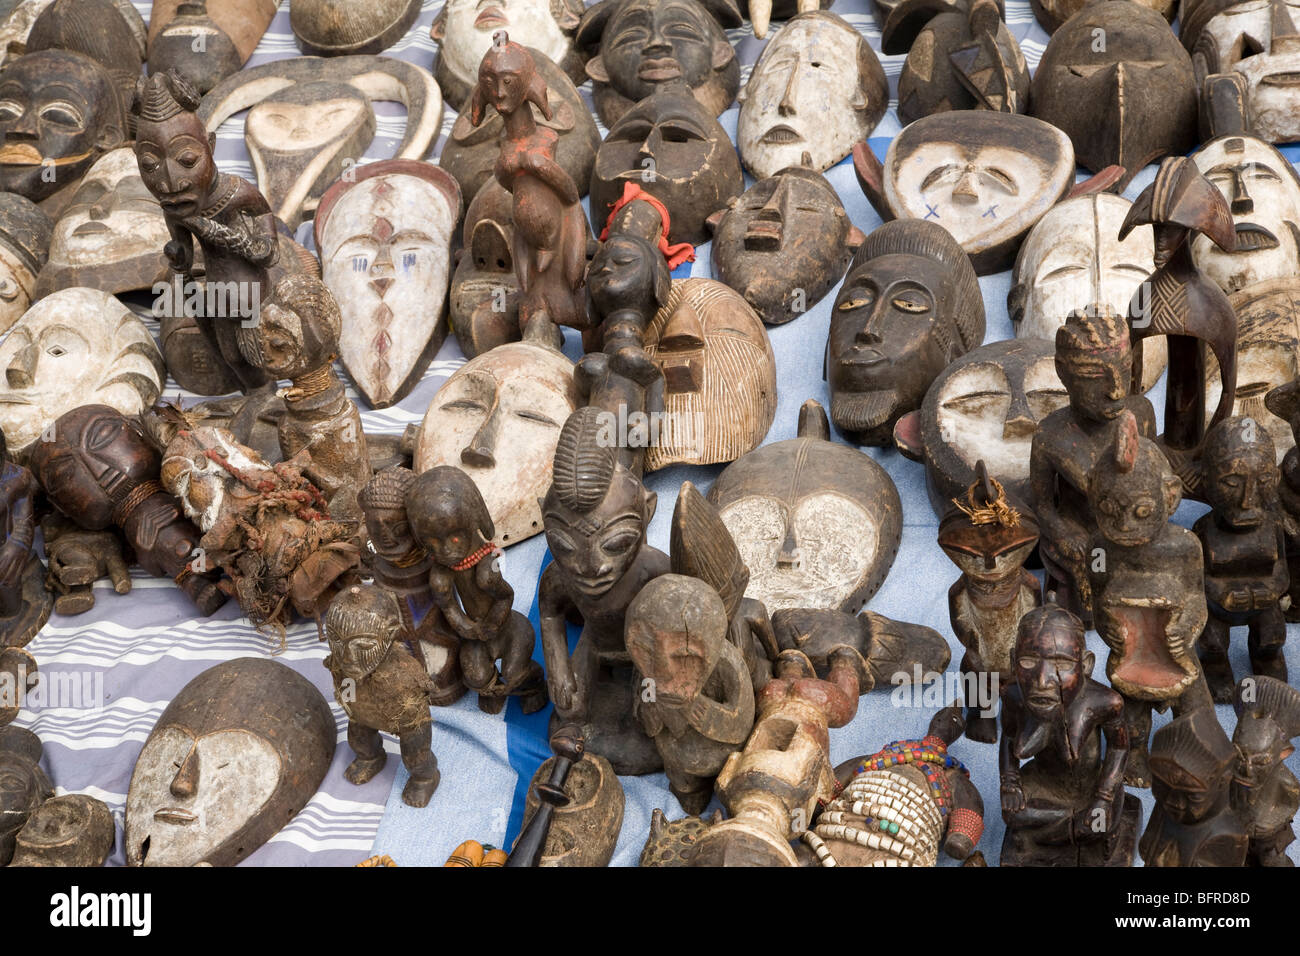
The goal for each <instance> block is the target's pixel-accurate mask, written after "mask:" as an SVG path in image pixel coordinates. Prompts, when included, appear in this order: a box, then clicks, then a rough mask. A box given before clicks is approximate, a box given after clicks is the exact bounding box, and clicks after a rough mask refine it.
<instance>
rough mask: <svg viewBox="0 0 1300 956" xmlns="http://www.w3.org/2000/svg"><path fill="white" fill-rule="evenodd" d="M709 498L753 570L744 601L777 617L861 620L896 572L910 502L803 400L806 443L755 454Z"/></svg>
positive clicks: (734, 467) (736, 465)
mask: <svg viewBox="0 0 1300 956" xmlns="http://www.w3.org/2000/svg"><path fill="white" fill-rule="evenodd" d="M708 500H709V502H710V503H712V504H713V505H714V506H715V507H716V508H717V509H718V514H719V515H720V516H721V517H722V521H723V523H724V524H725V525H726V526H727V530H728V531H730V532H731V536H732V538H734V539H735V542H736V547H737V548H738V549H739V550H740V555H741V557H742V558H743V559H744V563H745V565H746V566H747V567H748V568H749V575H750V577H749V586H748V588H747V589H746V590H745V595H746V597H751V598H754V599H755V600H758V601H762V602H763V604H764V606H766V607H767V609H768V610H769V611H772V612H775V611H778V610H780V609H782V608H787V607H811V608H837V609H839V610H842V611H848V612H849V613H852V614H856V613H857V612H858V611H860V610H861V609H862V607H863V606H864V605H865V604H866V602H867V600H868V599H869V598H870V597H871V595H873V594H875V593H876V591H877V590H878V589H879V587H880V585H881V583H882V582H883V581H884V580H885V575H886V574H888V573H889V568H890V565H892V564H893V562H894V556H895V555H896V554H897V553H898V543H899V540H900V538H901V535H902V528H903V524H902V518H903V510H902V503H901V502H900V501H899V498H898V489H897V488H895V487H894V483H893V481H892V480H891V479H890V477H889V475H888V474H886V472H885V471H884V469H883V468H881V467H880V466H879V465H877V464H876V463H875V461H873V460H872V459H871V458H869V457H868V456H867V455H864V454H863V453H862V452H860V451H858V450H857V449H856V448H850V447H849V446H847V445H842V444H839V443H838V442H833V441H831V440H830V429H829V426H828V423H827V421H826V413H825V412H824V411H822V408H821V406H820V405H818V404H817V403H816V402H811V401H810V402H805V403H804V406H803V408H802V409H800V413H799V437H798V438H791V439H788V440H786V441H780V442H774V443H772V444H770V445H763V446H762V447H760V448H756V449H754V450H753V451H751V452H750V453H749V454H747V455H745V456H743V457H741V458H739V459H737V460H736V461H735V462H733V463H732V464H731V465H729V466H727V468H726V469H725V470H724V471H723V472H722V474H721V475H719V476H718V480H717V481H715V482H714V483H713V487H712V488H710V489H709V494H708Z"/></svg>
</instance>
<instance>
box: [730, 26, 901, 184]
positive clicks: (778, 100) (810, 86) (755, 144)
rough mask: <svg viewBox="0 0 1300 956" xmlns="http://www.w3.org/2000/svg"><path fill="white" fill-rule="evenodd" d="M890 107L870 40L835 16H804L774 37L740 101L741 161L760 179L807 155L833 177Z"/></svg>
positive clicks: (887, 91)
mask: <svg viewBox="0 0 1300 956" xmlns="http://www.w3.org/2000/svg"><path fill="white" fill-rule="evenodd" d="M888 101H889V85H888V83H887V81H886V80H885V71H884V69H883V68H882V67H881V65H880V60H878V59H877V58H876V54H875V51H873V50H872V49H871V46H870V45H869V44H868V43H867V41H866V39H865V38H864V37H863V36H862V35H861V34H859V33H858V32H857V31H856V30H855V29H853V27H852V26H851V25H850V24H849V23H848V22H847V21H845V20H844V19H842V18H840V17H837V16H836V15H835V14H833V13H828V12H825V11H821V10H816V11H812V12H810V13H801V14H800V15H799V16H797V17H795V18H794V19H793V20H791V21H790V22H789V23H787V24H786V25H785V26H783V27H782V28H781V29H780V30H779V31H778V32H777V34H776V35H775V36H774V37H772V39H771V41H770V42H769V43H768V45H767V47H766V48H765V49H764V50H763V54H762V56H760V57H759V60H758V63H756V64H755V65H754V70H753V72H752V73H751V74H750V76H749V82H748V83H746V84H745V88H744V89H743V90H742V91H741V93H740V119H739V120H738V121H737V127H736V140H737V143H738V144H739V146H740V155H741V158H742V159H743V160H744V162H745V167H746V168H747V169H748V170H749V171H750V172H751V173H753V174H754V175H755V176H756V177H758V178H760V179H762V178H764V177H767V176H773V175H775V174H776V173H777V172H778V171H780V170H782V169H785V168H786V167H788V166H793V165H795V164H797V163H798V162H799V161H800V158H801V156H803V155H805V154H806V155H809V156H811V158H812V167H813V168H814V169H816V170H818V171H821V170H824V169H828V168H830V167H831V166H833V165H835V164H836V163H838V162H839V161H840V160H841V159H843V158H844V157H845V156H847V155H848V154H849V151H850V150H851V149H852V148H853V144H854V143H856V142H858V141H860V140H864V139H866V138H867V136H869V135H870V134H871V131H872V130H873V129H875V127H876V124H877V123H879V122H880V118H881V116H883V115H884V112H885V107H886V106H887V105H888Z"/></svg>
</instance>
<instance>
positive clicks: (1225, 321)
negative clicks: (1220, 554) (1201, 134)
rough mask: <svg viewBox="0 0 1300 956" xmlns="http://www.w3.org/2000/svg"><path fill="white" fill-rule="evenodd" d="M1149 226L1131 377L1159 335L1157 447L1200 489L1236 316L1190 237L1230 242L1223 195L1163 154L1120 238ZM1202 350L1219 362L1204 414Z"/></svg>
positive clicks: (1232, 366)
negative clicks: (1161, 391)
mask: <svg viewBox="0 0 1300 956" xmlns="http://www.w3.org/2000/svg"><path fill="white" fill-rule="evenodd" d="M1147 223H1151V224H1152V226H1153V227H1154V229H1155V264H1156V271H1155V272H1154V273H1152V274H1151V276H1150V278H1148V279H1147V281H1146V282H1145V283H1143V284H1142V286H1141V287H1140V288H1139V289H1138V291H1137V293H1136V294H1135V295H1134V296H1133V300H1132V302H1131V303H1130V304H1129V312H1128V314H1129V325H1130V326H1131V327H1132V329H1133V345H1134V349H1133V356H1134V367H1135V371H1134V380H1133V389H1134V391H1136V390H1137V389H1138V388H1139V387H1140V383H1141V378H1140V376H1141V367H1142V363H1141V357H1142V343H1143V342H1144V341H1145V340H1146V339H1148V338H1151V337H1152V336H1157V335H1164V336H1167V337H1168V341H1169V375H1168V378H1167V381H1166V386H1165V417H1164V432H1163V433H1162V434H1161V436H1160V439H1159V441H1160V446H1161V449H1162V450H1163V451H1164V453H1165V455H1166V457H1168V458H1169V462H1170V464H1171V465H1172V466H1173V469H1174V471H1175V473H1177V475H1178V477H1179V478H1180V479H1181V480H1182V482H1183V488H1184V491H1185V492H1186V493H1187V494H1188V495H1197V493H1198V489H1199V487H1200V481H1201V479H1200V465H1199V462H1198V459H1199V456H1200V446H1201V442H1202V440H1203V437H1204V435H1205V432H1206V429H1207V428H1209V427H1211V426H1213V425H1216V424H1218V423H1219V422H1221V421H1223V419H1225V418H1227V417H1228V415H1229V414H1230V413H1231V411H1232V402H1233V399H1234V398H1235V397H1236V388H1237V361H1236V344H1237V316H1236V313H1235V312H1233V309H1232V304H1231V303H1230V302H1229V301H1228V296H1227V294H1226V293H1225V292H1224V291H1223V290H1222V289H1220V288H1219V287H1218V286H1217V285H1215V284H1214V282H1212V281H1211V280H1210V279H1208V278H1206V276H1205V275H1203V274H1202V273H1201V272H1200V270H1198V269H1197V267H1196V265H1195V263H1193V261H1192V253H1191V248H1192V240H1193V239H1194V238H1195V236H1196V235H1197V234H1198V233H1200V234H1202V235H1204V236H1206V237H1207V238H1208V239H1210V240H1212V241H1213V242H1214V243H1215V245H1217V246H1219V248H1221V249H1223V250H1224V251H1228V252H1230V251H1232V249H1233V248H1235V246H1236V228H1235V226H1234V225H1233V221H1232V215H1231V213H1230V212H1229V209H1228V201H1227V199H1225V198H1224V196H1223V193H1221V192H1219V191H1218V190H1217V189H1216V188H1214V186H1213V185H1211V184H1210V182H1209V180H1207V179H1206V178H1205V177H1204V176H1203V175H1202V174H1201V173H1200V172H1198V171H1197V169H1196V166H1195V164H1194V163H1192V161H1191V160H1189V159H1187V158H1185V157H1181V156H1180V157H1175V158H1166V159H1164V160H1162V161H1161V163H1160V169H1159V170H1158V171H1157V173H1156V178H1155V181H1154V182H1153V183H1151V185H1149V186H1148V187H1147V188H1146V189H1144V190H1142V193H1141V195H1139V196H1138V198H1137V199H1135V200H1134V201H1133V208H1132V209H1130V210H1129V214H1128V216H1127V217H1126V218H1125V219H1124V224H1123V225H1122V226H1121V227H1120V231H1119V237H1120V239H1123V238H1124V237H1125V236H1127V235H1128V234H1129V232H1130V231H1131V230H1133V229H1134V228H1135V227H1137V226H1142V225H1146V224H1147ZM1207 350H1208V351H1209V352H1211V353H1213V354H1214V357H1215V359H1217V360H1218V363H1219V374H1220V380H1221V382H1222V392H1221V395H1220V397H1219V404H1218V407H1217V408H1216V409H1215V410H1214V413H1213V416H1212V417H1207V416H1208V415H1209V409H1208V408H1207V405H1208V396H1207V387H1206V381H1205V371H1204V369H1205V361H1206V359H1205V356H1206V352H1207Z"/></svg>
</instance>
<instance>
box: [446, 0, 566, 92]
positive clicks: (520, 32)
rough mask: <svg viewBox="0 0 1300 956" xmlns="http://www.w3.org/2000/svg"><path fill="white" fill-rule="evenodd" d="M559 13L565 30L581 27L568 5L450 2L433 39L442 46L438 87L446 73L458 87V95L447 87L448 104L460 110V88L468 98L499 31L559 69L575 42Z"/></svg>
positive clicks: (531, 0)
mask: <svg viewBox="0 0 1300 956" xmlns="http://www.w3.org/2000/svg"><path fill="white" fill-rule="evenodd" d="M556 10H558V11H559V12H560V15H561V18H562V19H563V20H564V21H565V23H566V24H571V25H573V26H576V25H577V24H576V20H574V19H573V18H572V16H571V12H570V11H568V10H566V5H564V4H559V5H558V6H557V5H556V4H555V3H552V2H551V0H447V2H446V4H445V6H444V7H443V10H442V13H440V14H439V16H438V19H437V20H436V21H435V22H434V25H433V38H434V39H435V40H437V41H438V44H439V46H438V58H439V65H438V73H439V81H440V82H442V79H443V75H444V73H445V74H446V75H447V76H449V77H451V78H453V79H454V80H455V81H456V83H455V84H454V85H455V86H456V89H449V88H447V87H448V86H449V85H452V84H444V90H443V92H444V93H445V95H446V96H447V101H448V102H449V103H452V104H453V105H456V106H459V105H461V102H462V101H461V100H460V95H461V94H460V87H459V84H462V83H463V84H464V85H465V90H466V92H468V90H469V89H470V88H472V87H473V86H474V83H475V81H476V80H477V78H478V67H479V64H480V63H481V62H482V61H483V54H485V53H487V51H488V50H489V49H490V48H491V46H492V34H494V33H496V32H497V31H498V30H506V31H508V32H509V33H510V35H511V36H514V37H518V38H519V39H520V41H521V42H523V43H526V44H527V45H528V46H530V47H534V48H535V49H538V50H540V51H541V52H542V53H545V54H546V55H547V56H548V57H550V58H551V59H552V60H554V61H555V62H556V63H559V62H561V61H562V60H564V59H565V57H566V56H568V54H569V50H570V48H571V47H572V40H571V39H570V37H569V35H568V34H566V33H565V32H564V28H562V27H561V25H560V22H559V21H558V20H557V19H556V16H555V11H556Z"/></svg>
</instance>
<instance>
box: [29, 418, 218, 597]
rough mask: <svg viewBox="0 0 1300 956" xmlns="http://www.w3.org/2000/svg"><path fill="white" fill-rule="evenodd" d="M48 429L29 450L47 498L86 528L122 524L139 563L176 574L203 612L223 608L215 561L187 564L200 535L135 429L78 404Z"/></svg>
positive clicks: (159, 572) (157, 459) (124, 421)
mask: <svg viewBox="0 0 1300 956" xmlns="http://www.w3.org/2000/svg"><path fill="white" fill-rule="evenodd" d="M53 428H54V431H53V435H54V440H53V441H42V442H37V444H36V446H35V449H34V451H33V453H32V472H33V473H34V474H35V475H36V479H37V481H39V482H40V483H41V487H42V488H44V489H45V494H46V495H47V496H48V498H49V501H50V503H51V504H53V505H54V507H56V508H57V509H58V510H59V511H61V512H63V514H64V515H66V516H67V517H68V518H70V519H71V520H72V521H74V522H75V523H76V524H77V525H78V526H80V527H82V528H84V529H86V530H88V531H104V530H107V529H109V528H112V527H117V528H120V529H121V531H122V533H123V535H124V536H125V538H126V541H127V544H129V545H130V546H131V548H132V550H133V551H134V552H135V557H136V561H137V562H138V563H139V564H140V566H141V567H143V568H144V569H145V570H146V571H148V572H149V573H150V574H154V575H158V576H160V577H168V578H172V579H174V580H175V581H176V584H177V585H178V586H179V587H180V589H181V590H182V591H184V592H185V594H186V595H187V596H188V597H189V598H190V599H191V600H192V601H193V602H194V603H195V605H196V606H197V607H198V609H199V611H200V612H201V613H202V614H205V615H206V614H211V613H212V612H214V611H215V610H216V609H217V608H219V607H221V605H222V604H224V603H225V601H226V595H225V594H224V593H223V592H222V591H221V589H220V588H219V587H218V586H217V582H216V580H215V574H214V573H213V571H212V566H211V565H209V567H208V569H206V570H205V569H200V568H195V567H193V566H192V564H191V560H192V559H193V558H194V557H195V556H196V552H195V549H196V548H197V547H198V545H199V539H200V536H201V534H202V532H200V531H199V529H198V528H196V527H195V526H194V525H193V524H191V523H190V521H189V519H188V518H186V517H185V516H184V515H183V514H182V513H181V508H180V504H179V503H178V502H177V500H176V499H175V498H174V497H172V496H171V495H170V494H168V493H167V491H166V489H165V488H163V486H162V484H161V483H160V482H159V480H158V476H159V469H160V466H161V458H160V456H159V454H158V452H157V451H155V450H154V449H153V448H152V447H150V445H149V443H148V442H146V441H145V439H144V437H143V436H142V435H141V433H140V432H139V431H138V430H137V426H136V425H135V424H133V423H132V421H131V420H130V419H128V418H127V417H126V416H125V415H123V414H121V413H120V412H117V411H115V410H113V409H112V408H109V407H108V406H107V405H83V406H81V407H80V408H76V409H73V410H72V411H70V412H67V413H66V414H64V415H62V416H61V417H60V418H59V419H58V420H57V421H55V422H54V425H53Z"/></svg>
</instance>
